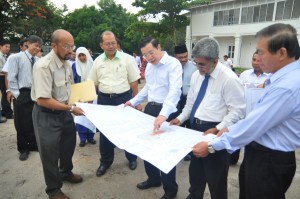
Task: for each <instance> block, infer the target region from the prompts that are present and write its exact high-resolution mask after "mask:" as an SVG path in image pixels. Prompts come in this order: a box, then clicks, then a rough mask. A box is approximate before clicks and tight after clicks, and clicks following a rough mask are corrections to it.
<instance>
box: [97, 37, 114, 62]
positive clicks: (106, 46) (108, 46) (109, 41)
mask: <svg viewBox="0 0 300 199" xmlns="http://www.w3.org/2000/svg"><path fill="white" fill-rule="evenodd" d="M102 40H103V42H102V43H100V47H101V48H102V50H103V51H104V52H105V54H106V56H108V57H114V56H115V54H116V51H117V40H116V37H115V36H114V35H113V34H107V35H103V37H102Z"/></svg>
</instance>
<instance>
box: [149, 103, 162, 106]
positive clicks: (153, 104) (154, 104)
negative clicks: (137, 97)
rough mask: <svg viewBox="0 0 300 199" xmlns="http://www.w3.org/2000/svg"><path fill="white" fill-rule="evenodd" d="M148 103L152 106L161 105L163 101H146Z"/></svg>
mask: <svg viewBox="0 0 300 199" xmlns="http://www.w3.org/2000/svg"><path fill="white" fill-rule="evenodd" d="M148 104H150V105H152V106H162V105H163V103H157V102H148Z"/></svg>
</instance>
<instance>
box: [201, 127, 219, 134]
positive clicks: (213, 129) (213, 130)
mask: <svg viewBox="0 0 300 199" xmlns="http://www.w3.org/2000/svg"><path fill="white" fill-rule="evenodd" d="M218 131H219V130H218V129H217V128H210V129H208V130H207V131H205V132H204V134H203V135H207V134H214V135H216V134H217V133H218Z"/></svg>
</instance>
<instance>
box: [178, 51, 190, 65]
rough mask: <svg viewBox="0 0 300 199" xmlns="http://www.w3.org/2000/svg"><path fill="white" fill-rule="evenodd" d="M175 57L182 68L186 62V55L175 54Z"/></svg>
mask: <svg viewBox="0 0 300 199" xmlns="http://www.w3.org/2000/svg"><path fill="white" fill-rule="evenodd" d="M175 57H176V58H177V59H178V60H179V61H180V63H181V65H182V66H184V65H185V64H186V63H187V62H188V53H187V52H185V53H180V54H175Z"/></svg>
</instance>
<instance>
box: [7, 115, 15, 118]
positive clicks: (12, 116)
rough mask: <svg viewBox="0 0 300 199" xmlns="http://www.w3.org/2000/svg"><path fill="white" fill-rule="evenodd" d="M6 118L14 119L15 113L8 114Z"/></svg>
mask: <svg viewBox="0 0 300 199" xmlns="http://www.w3.org/2000/svg"><path fill="white" fill-rule="evenodd" d="M6 119H14V115H10V116H6Z"/></svg>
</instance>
